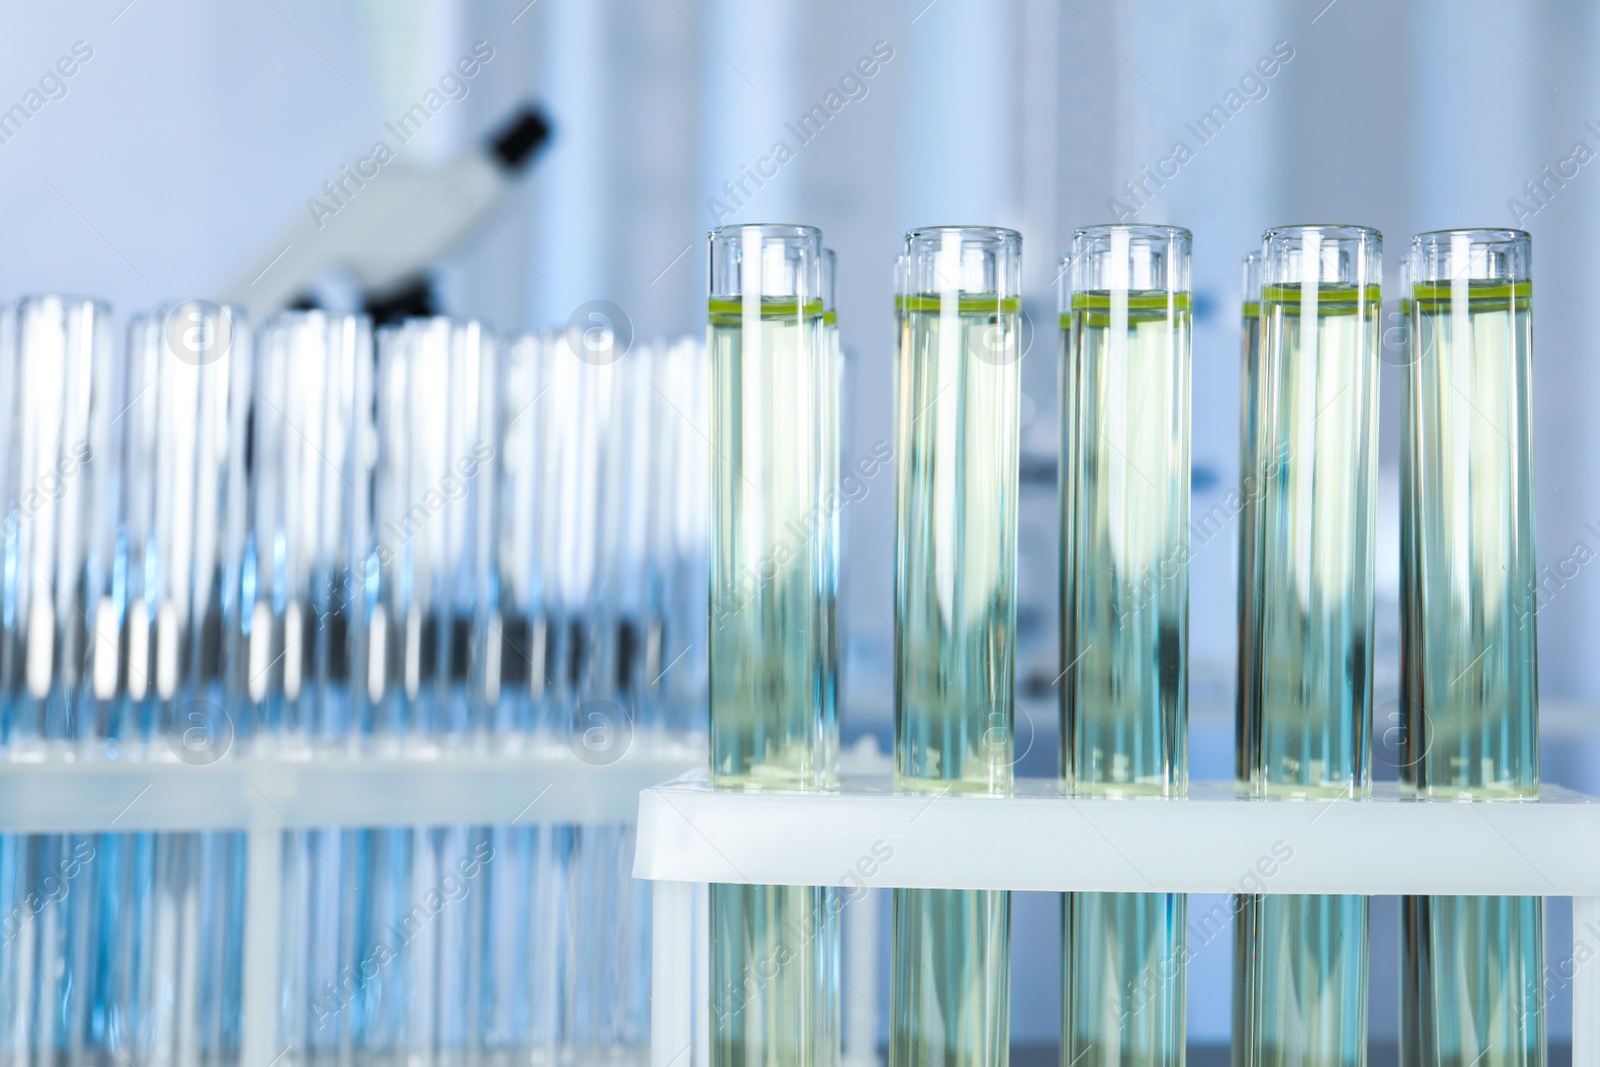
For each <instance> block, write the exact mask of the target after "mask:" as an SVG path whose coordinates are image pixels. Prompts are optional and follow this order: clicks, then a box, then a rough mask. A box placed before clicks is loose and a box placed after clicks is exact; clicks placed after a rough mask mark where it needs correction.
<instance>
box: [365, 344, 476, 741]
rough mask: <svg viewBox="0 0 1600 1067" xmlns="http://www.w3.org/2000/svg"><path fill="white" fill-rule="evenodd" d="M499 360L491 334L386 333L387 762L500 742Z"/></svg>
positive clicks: (381, 361)
mask: <svg viewBox="0 0 1600 1067" xmlns="http://www.w3.org/2000/svg"><path fill="white" fill-rule="evenodd" d="M494 359H495V344H494V340H493V338H492V336H491V335H490V334H489V333H488V331H486V330H485V329H484V327H483V326H482V325H481V324H480V323H477V322H455V321H452V320H450V319H445V318H432V319H412V320H410V321H408V322H406V323H404V324H402V325H399V326H391V327H386V328H384V329H382V330H379V331H378V369H377V377H376V381H375V387H374V391H375V394H376V398H377V403H376V410H377V442H378V450H377V463H376V466H375V470H374V476H373V519H372V524H373V525H372V532H371V540H372V548H371V549H370V558H371V563H370V564H369V566H375V570H376V575H377V590H378V592H377V604H376V606H375V607H374V608H373V609H372V613H371V619H370V623H369V626H370V631H371V633H370V637H369V640H370V641H371V642H372V652H371V655H372V656H373V658H374V660H377V663H378V664H381V666H378V665H376V664H375V665H374V666H373V667H372V669H371V670H370V671H369V673H370V674H372V675H374V676H375V677H373V678H369V689H370V690H371V691H370V693H369V696H370V698H371V700H372V704H373V715H374V727H373V730H374V734H375V735H376V736H377V738H378V740H379V744H380V748H382V749H385V750H388V749H394V748H397V747H402V746H418V745H420V746H425V747H432V746H440V745H443V746H449V747H460V746H463V745H466V744H468V743H473V744H486V743H487V725H488V718H489V712H488V710H487V703H486V701H485V700H484V695H485V693H486V692H487V687H486V686H485V685H484V679H483V669H484V665H485V661H486V657H485V656H484V655H483V654H482V652H481V650H482V649H484V648H485V647H486V646H487V643H488V622H487V619H488V612H490V611H493V610H495V607H496V604H495V601H494V596H493V589H492V580H491V575H492V554H491V552H490V551H489V544H488V523H489V518H490V515H491V512H490V510H489V503H490V499H491V496H492V493H491V487H492V486H493V485H494V480H495V474H494V463H495V457H496V450H495V447H494V445H493V444H492V441H493V427H494V425H495V418H494V410H493V405H494V398H495V394H494V390H493V388H492V384H493V382H494V380H495V379H494ZM380 646H381V648H382V655H383V658H382V659H381V660H378V659H377V658H378V656H379V650H380Z"/></svg>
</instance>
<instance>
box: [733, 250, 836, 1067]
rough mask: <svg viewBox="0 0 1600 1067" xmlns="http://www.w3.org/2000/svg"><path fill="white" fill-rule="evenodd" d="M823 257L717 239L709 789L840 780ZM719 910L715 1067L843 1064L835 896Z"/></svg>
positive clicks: (794, 895)
mask: <svg viewBox="0 0 1600 1067" xmlns="http://www.w3.org/2000/svg"><path fill="white" fill-rule="evenodd" d="M821 258H822V235H821V234H820V233H819V232H818V231H817V230H816V229H814V228H812V227H809V226H770V225H769V226H757V225H751V226H726V227H722V228H720V229H717V230H715V231H713V232H712V233H711V235H710V300H709V304H708V331H707V334H708V337H707V347H708V348H709V349H710V358H711V435H710V436H711V448H712V460H711V514H712V523H711V546H710V556H711V567H710V599H709V604H710V625H709V631H710V677H711V780H712V783H713V784H714V785H717V786H720V787H725V788H760V787H776V788H788V789H817V788H821V787H823V786H825V785H827V784H828V782H829V781H830V780H831V779H832V778H833V777H834V776H835V774H836V773H837V772H836V768H835V767H834V766H833V765H832V764H831V762H830V754H831V753H833V752H836V751H837V743H836V741H834V740H832V739H831V738H829V737H828V736H827V735H828V733H829V729H828V722H827V719H826V715H825V710H826V700H825V695H824V694H825V693H826V692H827V691H828V689H829V687H830V686H831V684H832V683H831V681H830V680H829V678H828V677H827V674H828V671H829V669H830V668H831V664H830V663H829V660H828V655H827V648H826V642H825V640H824V638H825V637H826V635H827V632H828V629H827V619H828V618H829V615H830V613H831V611H832V607H831V601H832V600H833V599H834V597H835V594H836V590H834V589H833V588H831V587H830V586H829V584H828V581H829V576H830V569H829V567H828V565H827V563H826V562H825V561H826V560H827V559H828V558H829V557H830V556H831V555H832V553H833V550H834V546H833V544H832V527H831V526H830V525H829V524H827V523H825V522H823V521H822V519H823V515H824V512H823V501H822V493H823V492H824V490H825V487H826V486H827V485H828V484H829V480H830V478H831V477H832V475H831V474H830V473H829V472H830V471H832V470H833V468H835V467H837V465H838V456H837V454H830V452H829V446H830V442H831V441H832V440H833V439H834V438H833V431H832V429H831V428H830V427H828V426H827V425H825V422H826V417H827V414H828V412H829V403H828V401H827V396H826V393H825V388H826V385H827V381H828V375H827V372H826V369H825V365H826V362H827V357H826V354H825V351H824V347H823V343H822V341H823V339H822V336H821V335H822V330H821V326H822V312H823V306H822V287H821V267H820V260H821ZM710 898H711V899H710V912H711V914H710V922H711V968H710V970H711V974H710V982H711V1027H712V1035H711V1045H712V1047H711V1062H712V1063H713V1064H714V1065H717V1067H731V1065H734V1064H745V1063H808V1064H823V1065H827V1064H835V1063H837V1062H838V1060H839V1054H840V1033H839V924H838V910H839V906H840V898H839V890H838V889H837V888H819V887H805V886H754V885H713V886H712V887H711V893H710ZM774 961H776V963H775V962H774Z"/></svg>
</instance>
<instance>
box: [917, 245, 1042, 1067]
mask: <svg viewBox="0 0 1600 1067" xmlns="http://www.w3.org/2000/svg"><path fill="white" fill-rule="evenodd" d="M905 253H906V255H905V260H904V267H903V274H902V277H901V279H900V287H899V289H900V292H899V297H898V300H897V306H896V310H897V315H896V319H897V323H898V329H899V335H900V336H899V356H898V359H897V363H896V373H897V376H898V388H897V396H896V414H895V433H896V448H895V455H896V463H897V485H896V493H897V500H896V516H895V605H894V616H895V683H896V684H895V746H894V748H895V781H896V784H897V786H898V787H900V788H902V789H913V790H925V791H929V792H932V791H943V790H950V791H955V792H970V793H992V794H1004V793H1009V792H1010V791H1011V787H1012V775H1013V766H1012V765H1013V762H1014V757H1013V751H1014V746H1013V732H1012V712H1013V698H1014V691H1015V684H1014V683H1015V679H1014V656H1015V643H1016V580H1017V567H1016V552H1017V500H1018V462H1019V439H1018V434H1019V427H1020V422H1019V408H1020V403H1021V391H1020V381H1021V358H1022V348H1021V339H1020V333H1021V321H1020V320H1021V310H1022V301H1021V296H1020V295H1019V293H1020V287H1019V283H1020V277H1021V260H1022V238H1021V236H1020V235H1018V234H1017V233H1015V232H1013V231H1011V230H1002V229H993V228H988V227H954V226H948V227H933V228H928V229H919V230H913V231H911V232H910V233H909V234H907V235H906V243H905ZM1010 919H1011V896H1010V894H1009V893H1007V892H1004V891H987V890H985V891H966V890H942V889H897V890H895V893H894V920H893V922H894V932H893V973H892V982H891V984H892V994H891V999H892V1016H891V1017H892V1036H891V1039H890V1045H889V1062H890V1064H891V1067H916V1065H918V1064H921V1063H925V1062H934V1063H946V1064H950V1063H961V1064H1004V1063H1005V1062H1007V1055H1008V1052H1007V1050H1008V1044H1009V1040H1010V1036H1009V1030H1010Z"/></svg>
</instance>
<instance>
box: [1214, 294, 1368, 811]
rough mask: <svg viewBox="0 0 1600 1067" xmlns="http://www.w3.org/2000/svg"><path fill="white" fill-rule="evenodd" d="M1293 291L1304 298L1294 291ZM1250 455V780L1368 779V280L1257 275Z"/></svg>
mask: <svg viewBox="0 0 1600 1067" xmlns="http://www.w3.org/2000/svg"><path fill="white" fill-rule="evenodd" d="M1302 297H1305V299H1304V301H1302ZM1262 328H1263V331H1264V338H1263V340H1264V349H1263V352H1262V361H1261V362H1262V367H1261V370H1262V377H1263V379H1264V381H1263V384H1262V389H1261V392H1260V393H1259V394H1258V397H1259V401H1260V404H1261V408H1260V413H1259V414H1260V422H1259V424H1258V426H1257V431H1256V441H1255V446H1254V448H1253V450H1252V454H1253V456H1254V457H1255V461H1254V462H1253V464H1252V466H1253V468H1254V469H1255V471H1257V472H1261V471H1263V470H1264V471H1266V472H1267V476H1265V477H1262V492H1261V498H1260V501H1259V505H1258V507H1257V509H1256V511H1255V512H1254V514H1253V520H1254V523H1255V526H1256V539H1257V546H1258V549H1259V553H1260V554H1259V556H1258V557H1257V559H1256V561H1255V564H1256V566H1255V570H1254V574H1253V575H1245V576H1244V580H1245V581H1246V582H1247V583H1248V585H1249V587H1250V589H1251V592H1252V594H1253V595H1254V596H1256V597H1257V598H1258V602H1259V604H1260V617H1259V619H1258V620H1257V628H1256V630H1255V631H1253V632H1252V634H1251V635H1250V639H1251V642H1252V648H1251V650H1250V654H1251V655H1252V656H1253V657H1254V658H1255V665H1254V666H1255V671H1256V685H1255V688H1256V689H1257V690H1258V691H1259V694H1260V700H1261V742H1260V751H1259V753H1258V755H1257V760H1258V765H1257V769H1256V770H1257V773H1256V779H1257V788H1258V790H1259V791H1261V792H1263V793H1267V794H1272V795H1277V796H1300V797H1333V796H1340V795H1351V794H1355V795H1361V794H1364V793H1365V792H1366V791H1367V790H1368V789H1369V788H1370V782H1371V739H1370V735H1369V728H1368V720H1369V719H1370V713H1371V703H1372V666H1371V649H1370V644H1369V642H1370V639H1371V633H1372V610H1373V607H1372V605H1373V601H1372V563H1373V540H1374V525H1373V519H1374V512H1375V510H1376V508H1375V494H1376V488H1377V482H1376V478H1375V475H1376V469H1377V468H1376V452H1377V432H1378V422H1377V417H1376V416H1377V391H1378V378H1377V363H1378V289H1377V287H1376V286H1372V287H1370V288H1369V290H1368V292H1367V294H1365V296H1364V298H1363V297H1362V296H1361V294H1358V293H1357V291H1356V289H1355V287H1354V286H1348V285H1345V286H1338V285H1325V286H1321V287H1320V288H1318V289H1314V290H1308V291H1307V292H1305V293H1302V292H1301V290H1300V288H1299V287H1298V286H1268V287H1266V288H1265V289H1264V291H1263V293H1262Z"/></svg>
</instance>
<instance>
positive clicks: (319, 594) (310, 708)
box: [239, 311, 381, 749]
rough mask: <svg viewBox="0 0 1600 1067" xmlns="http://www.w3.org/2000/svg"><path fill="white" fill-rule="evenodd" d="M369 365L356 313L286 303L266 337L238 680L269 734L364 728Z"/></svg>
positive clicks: (280, 739) (328, 733) (307, 739)
mask: <svg viewBox="0 0 1600 1067" xmlns="http://www.w3.org/2000/svg"><path fill="white" fill-rule="evenodd" d="M371 368H372V329H371V327H370V325H369V324H368V322H367V320H366V319H364V318H361V317H358V316H354V315H327V314H323V313H321V312H316V311H311V312H288V313H285V314H283V315H279V316H278V317H277V318H275V319H272V320H271V321H269V322H268V323H267V324H266V326H265V327H263V329H262V332H261V339H260V343H259V344H258V345H257V347H256V356H255V366H254V370H253V391H254V394H255V395H254V397H253V401H254V403H253V405H252V415H251V444H250V454H251V457H252V464H253V469H252V471H251V477H250V481H249V483H248V487H247V488H248V493H247V499H246V501H245V502H244V505H243V510H244V512H245V515H244V522H245V526H246V531H247V532H246V535H245V548H244V564H243V566H244V576H245V581H244V586H243V587H244V589H245V590H246V591H247V592H249V593H250V594H251V602H250V603H247V604H244V605H243V606H242V608H241V616H240V626H241V632H240V638H241V641H242V644H243V654H242V655H241V656H240V657H239V661H240V670H241V675H242V677H241V678H240V679H239V684H240V685H241V687H242V689H243V696H242V701H241V703H240V707H241V708H249V709H251V715H252V719H253V724H252V729H253V730H254V731H256V732H258V733H260V734H262V735H264V736H263V738H262V740H263V741H267V742H276V743H278V744H283V745H288V746H296V745H306V744H317V743H320V744H323V745H339V746H345V747H349V748H352V749H357V748H359V747H360V745H361V743H362V741H363V740H364V739H363V737H362V736H361V729H360V727H361V723H360V722H359V721H358V719H357V717H356V716H355V714H354V712H353V709H354V708H356V707H359V706H363V705H364V703H365V698H366V695H367V693H366V689H367V685H368V678H367V677H366V676H365V671H364V665H365V664H366V662H367V659H366V654H365V653H366V646H365V641H366V637H367V626H366V609H365V588H366V580H365V579H366V575H365V573H364V571H365V562H366V553H367V544H366V536H367V532H368V527H367V523H368V521H369V519H368V507H369V506H370V503H371V501H370V497H369V495H368V494H367V492H366V491H365V487H367V486H368V485H370V467H369V465H368V463H367V461H366V460H365V458H364V453H365V445H364V440H365V437H364V434H365V433H366V432H369V423H370V420H371V414H370V412H371V409H372V369H371ZM380 648H381V646H380ZM380 680H381V679H380Z"/></svg>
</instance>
